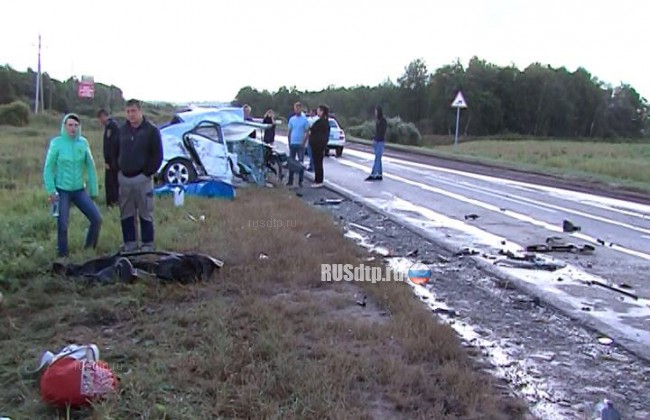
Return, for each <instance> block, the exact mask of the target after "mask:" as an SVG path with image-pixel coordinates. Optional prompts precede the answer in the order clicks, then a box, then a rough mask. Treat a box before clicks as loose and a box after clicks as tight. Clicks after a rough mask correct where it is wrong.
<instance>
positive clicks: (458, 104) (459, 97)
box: [451, 90, 467, 149]
mask: <svg viewBox="0 0 650 420" xmlns="http://www.w3.org/2000/svg"><path fill="white" fill-rule="evenodd" d="M451 107H452V108H456V135H455V136H454V149H455V148H456V147H458V125H459V124H460V109H461V108H467V102H465V98H463V94H462V92H461V91H460V90H459V91H458V93H457V94H456V98H455V99H454V101H453V102H452V103H451Z"/></svg>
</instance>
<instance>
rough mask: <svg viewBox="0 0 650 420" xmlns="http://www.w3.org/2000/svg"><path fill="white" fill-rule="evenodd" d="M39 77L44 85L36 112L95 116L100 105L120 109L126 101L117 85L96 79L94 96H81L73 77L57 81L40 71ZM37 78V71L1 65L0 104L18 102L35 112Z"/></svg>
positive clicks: (110, 108)
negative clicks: (98, 81) (18, 69)
mask: <svg viewBox="0 0 650 420" xmlns="http://www.w3.org/2000/svg"><path fill="white" fill-rule="evenodd" d="M41 78H42V87H43V88H42V91H41V92H40V95H39V96H40V98H39V110H38V111H39V112H42V111H54V112H57V113H68V112H76V113H78V114H81V115H87V116H95V114H96V112H97V110H98V109H99V108H105V109H107V110H121V109H122V108H123V106H124V103H125V101H124V96H123V94H122V90H121V89H120V88H118V87H117V86H113V85H111V86H108V85H105V84H102V83H96V82H95V93H94V98H92V99H91V98H80V97H79V96H78V93H77V88H78V83H79V81H78V80H77V79H76V78H74V77H71V78H69V79H67V80H65V81H59V80H56V79H53V78H52V77H50V76H49V75H48V74H47V73H42V74H41ZM36 81H37V73H36V72H35V71H34V70H32V69H28V70H27V71H26V72H20V71H17V70H14V69H13V68H11V67H10V66H1V67H0V105H4V104H9V103H12V102H16V101H20V102H24V103H25V104H27V105H28V106H29V108H30V110H32V111H34V110H35V106H36Z"/></svg>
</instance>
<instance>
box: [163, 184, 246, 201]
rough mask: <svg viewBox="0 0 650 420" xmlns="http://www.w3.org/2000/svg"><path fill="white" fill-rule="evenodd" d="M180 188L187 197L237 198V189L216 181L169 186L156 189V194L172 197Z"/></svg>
mask: <svg viewBox="0 0 650 420" xmlns="http://www.w3.org/2000/svg"><path fill="white" fill-rule="evenodd" d="M179 187H180V188H182V189H183V191H184V192H185V195H195V196H200V197H208V198H225V199H227V200H233V199H234V198H235V187H233V186H232V185H230V184H228V183H226V182H222V181H216V180H210V181H198V182H192V183H190V184H185V185H174V184H167V185H163V186H162V187H159V188H156V189H155V190H154V194H156V195H171V194H173V193H174V189H175V188H179Z"/></svg>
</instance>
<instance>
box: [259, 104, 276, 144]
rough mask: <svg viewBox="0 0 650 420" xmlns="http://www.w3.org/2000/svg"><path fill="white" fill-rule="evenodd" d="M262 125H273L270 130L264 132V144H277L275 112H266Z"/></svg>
mask: <svg viewBox="0 0 650 420" xmlns="http://www.w3.org/2000/svg"><path fill="white" fill-rule="evenodd" d="M262 123H263V124H271V127H270V128H267V129H266V130H264V143H266V144H271V145H272V144H273V143H274V142H275V115H274V114H273V110H270V109H269V110H268V111H266V114H264V119H263V120H262Z"/></svg>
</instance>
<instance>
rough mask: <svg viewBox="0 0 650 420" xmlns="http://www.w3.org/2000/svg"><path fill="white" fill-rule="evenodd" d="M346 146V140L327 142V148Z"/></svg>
mask: <svg viewBox="0 0 650 420" xmlns="http://www.w3.org/2000/svg"><path fill="white" fill-rule="evenodd" d="M344 146H345V140H330V141H328V142H327V147H329V148H333V147H344Z"/></svg>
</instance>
